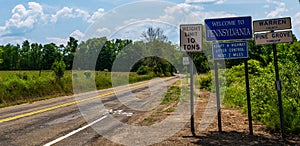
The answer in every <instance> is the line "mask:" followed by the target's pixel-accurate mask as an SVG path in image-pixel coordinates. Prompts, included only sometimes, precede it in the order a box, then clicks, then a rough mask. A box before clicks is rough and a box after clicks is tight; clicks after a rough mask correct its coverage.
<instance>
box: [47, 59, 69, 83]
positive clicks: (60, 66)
mask: <svg viewBox="0 0 300 146" xmlns="http://www.w3.org/2000/svg"><path fill="white" fill-rule="evenodd" d="M51 69H52V70H53V71H54V74H55V77H56V79H61V78H62V77H63V76H64V73H65V69H66V64H65V62H64V61H62V60H60V61H55V62H54V63H53V64H52V67H51Z"/></svg>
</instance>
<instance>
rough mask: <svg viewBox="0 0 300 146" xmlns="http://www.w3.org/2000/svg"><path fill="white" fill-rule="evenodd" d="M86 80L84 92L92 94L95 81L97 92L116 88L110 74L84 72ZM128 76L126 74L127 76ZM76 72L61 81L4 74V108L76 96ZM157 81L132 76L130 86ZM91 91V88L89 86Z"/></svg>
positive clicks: (0, 74) (0, 86)
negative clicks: (43, 99)
mask: <svg viewBox="0 0 300 146" xmlns="http://www.w3.org/2000/svg"><path fill="white" fill-rule="evenodd" d="M82 73H83V74H84V75H85V77H86V79H82V78H81V79H80V78H78V80H80V82H79V83H80V85H79V86H82V88H83V89H87V90H83V91H91V90H94V88H93V87H92V86H91V85H90V83H91V82H89V81H87V80H92V81H93V82H95V83H96V88H97V89H105V88H110V87H112V84H111V73H110V72H90V73H89V71H87V72H82ZM124 74H125V73H124ZM77 76H78V75H75V74H74V73H73V75H72V71H66V72H65V75H64V77H63V78H61V79H60V80H57V79H56V78H55V75H54V74H53V72H52V71H43V72H42V74H41V76H39V71H0V107H3V106H5V105H9V104H18V103H24V102H26V101H35V100H37V99H41V98H44V97H45V96H50V97H55V96H62V95H71V94H73V86H72V77H73V78H74V79H75V80H76V77H77ZM151 78H153V76H152V75H151V74H150V75H137V74H136V73H130V74H129V83H134V82H138V81H143V80H148V79H151ZM89 86H90V88H87V87H89Z"/></svg>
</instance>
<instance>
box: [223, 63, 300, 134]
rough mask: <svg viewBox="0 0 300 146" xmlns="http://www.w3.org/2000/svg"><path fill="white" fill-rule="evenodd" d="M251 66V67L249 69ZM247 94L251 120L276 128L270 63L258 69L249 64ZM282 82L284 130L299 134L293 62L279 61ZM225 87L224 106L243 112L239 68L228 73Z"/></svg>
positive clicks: (297, 75) (299, 100) (297, 70)
mask: <svg viewBox="0 0 300 146" xmlns="http://www.w3.org/2000/svg"><path fill="white" fill-rule="evenodd" d="M251 65H252V66H251ZM249 69H250V70H251V73H252V74H250V94H251V106H252V115H253V119H254V120H256V121H261V122H263V123H264V124H265V125H266V126H267V127H268V128H270V129H274V130H279V129H280V116H279V109H278V96H277V92H276V90H275V84H274V81H275V71H274V65H273V63H270V64H269V65H268V66H267V67H265V68H261V66H260V65H259V64H258V63H257V62H249ZM279 70H280V79H281V81H282V101H283V111H284V122H285V128H286V130H287V131H288V132H294V133H299V132H300V124H299V122H300V116H299V115H300V106H299V104H300V94H299V93H300V89H299V87H300V66H299V64H297V62H293V61H291V60H287V59H282V60H281V61H280V63H279ZM228 73H229V74H227V76H228V78H227V79H228V80H229V82H230V84H228V85H227V86H228V87H227V89H226V94H225V99H224V102H225V105H226V106H231V107H236V106H238V107H240V106H241V107H243V112H246V111H247V103H246V89H245V82H244V77H243V76H242V65H239V66H235V67H233V68H232V69H229V70H228Z"/></svg>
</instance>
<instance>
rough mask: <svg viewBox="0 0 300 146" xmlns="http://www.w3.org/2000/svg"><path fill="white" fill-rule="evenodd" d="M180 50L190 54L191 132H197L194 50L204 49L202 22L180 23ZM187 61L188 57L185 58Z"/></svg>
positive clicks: (184, 60)
mask: <svg viewBox="0 0 300 146" xmlns="http://www.w3.org/2000/svg"><path fill="white" fill-rule="evenodd" d="M180 50H181V51H182V52H188V54H189V55H190V61H189V62H190V63H189V64H190V90H191V92H190V102H191V103H190V104H191V132H192V134H193V136H196V133H195V120H194V119H195V117H194V67H193V63H192V62H193V52H201V51H202V24H181V25H180ZM183 62H184V63H187V60H186V59H183Z"/></svg>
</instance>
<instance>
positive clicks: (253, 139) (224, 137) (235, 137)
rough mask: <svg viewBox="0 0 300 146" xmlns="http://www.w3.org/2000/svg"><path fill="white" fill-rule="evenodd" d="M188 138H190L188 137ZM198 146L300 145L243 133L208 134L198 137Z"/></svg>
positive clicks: (195, 142)
mask: <svg viewBox="0 0 300 146" xmlns="http://www.w3.org/2000/svg"><path fill="white" fill-rule="evenodd" d="M186 138H188V137H186ZM196 139H198V140H196V141H194V142H192V143H193V144H196V145H205V146H206V145H298V144H299V143H298V142H295V141H292V142H291V141H283V140H281V139H280V138H278V139H274V138H270V137H266V136H264V135H249V134H248V133H243V132H236V131H230V132H217V131H216V132H208V133H206V134H203V135H201V136H197V137H196Z"/></svg>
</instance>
